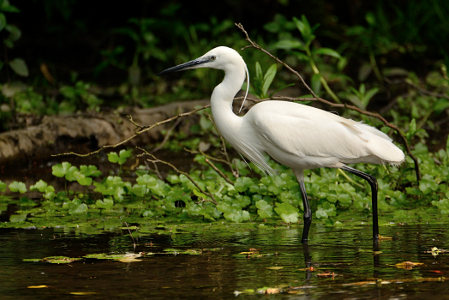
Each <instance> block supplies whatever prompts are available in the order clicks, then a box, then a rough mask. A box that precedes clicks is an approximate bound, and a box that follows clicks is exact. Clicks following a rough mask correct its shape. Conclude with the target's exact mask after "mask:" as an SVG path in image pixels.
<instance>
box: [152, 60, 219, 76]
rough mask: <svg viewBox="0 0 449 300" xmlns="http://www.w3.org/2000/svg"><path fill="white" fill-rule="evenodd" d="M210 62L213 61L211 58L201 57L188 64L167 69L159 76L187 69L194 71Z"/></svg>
mask: <svg viewBox="0 0 449 300" xmlns="http://www.w3.org/2000/svg"><path fill="white" fill-rule="evenodd" d="M209 61H211V59H210V57H200V58H197V59H194V60H191V61H188V62H186V63H183V64H180V65H177V66H174V67H171V68H168V69H165V70H163V71H162V72H160V73H159V75H162V74H166V73H171V72H177V71H183V70H187V69H192V68H195V67H196V66H198V65H201V64H204V63H207V62H209Z"/></svg>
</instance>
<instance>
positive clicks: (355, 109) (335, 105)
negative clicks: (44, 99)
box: [235, 23, 421, 182]
mask: <svg viewBox="0 0 449 300" xmlns="http://www.w3.org/2000/svg"><path fill="white" fill-rule="evenodd" d="M235 26H237V28H239V29H240V30H241V31H242V32H243V34H244V35H245V39H246V41H247V42H248V43H249V46H250V47H252V48H255V49H257V50H260V51H262V52H263V53H265V54H266V55H268V56H269V57H271V58H272V59H273V60H275V61H276V62H277V63H279V64H281V65H282V66H284V67H285V68H286V69H287V70H289V71H290V72H291V73H293V74H294V75H295V76H296V77H298V79H299V81H300V82H301V83H302V85H303V86H304V87H305V88H306V89H307V90H308V91H309V92H310V94H312V96H313V97H310V98H292V97H273V99H278V100H288V101H318V102H321V103H323V104H325V105H328V106H331V107H339V108H345V109H350V110H353V111H356V112H358V113H360V114H362V115H366V116H369V117H373V118H376V119H378V120H380V121H381V122H382V123H384V124H385V126H387V127H389V128H391V129H393V130H395V131H396V132H397V133H398V135H399V136H400V137H401V140H402V144H403V145H404V147H405V149H406V151H407V154H408V155H409V156H410V157H411V159H413V162H414V164H415V173H416V180H417V181H418V182H419V180H420V178H421V173H420V170H419V165H418V159H417V158H416V157H415V155H414V154H413V153H412V151H411V148H410V145H409V144H408V141H407V138H406V137H405V135H404V134H403V133H402V131H401V130H400V129H399V127H397V126H396V125H395V124H392V123H390V122H388V121H387V120H386V119H385V118H384V117H383V116H381V115H380V114H379V113H375V112H371V111H367V110H364V109H360V108H358V107H357V106H354V105H348V104H341V103H334V102H331V101H329V100H326V99H323V98H321V97H318V96H317V95H316V94H315V92H314V91H313V90H312V88H311V87H310V86H309V85H308V84H307V83H306V81H305V80H304V78H303V77H302V76H301V74H299V72H298V71H296V70H295V69H293V68H292V67H291V66H289V65H288V64H287V63H285V62H284V61H282V60H281V59H279V58H278V57H276V56H275V55H273V54H272V53H270V52H269V51H268V50H266V49H264V48H263V47H262V46H260V45H259V44H257V43H256V42H254V41H253V40H252V39H251V38H250V37H249V35H248V32H247V31H246V30H245V28H244V27H243V25H242V24H241V23H236V24H235Z"/></svg>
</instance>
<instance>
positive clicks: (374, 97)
mask: <svg viewBox="0 0 449 300" xmlns="http://www.w3.org/2000/svg"><path fill="white" fill-rule="evenodd" d="M67 5H69V4H67ZM408 8H409V10H406V11H405V12H404V13H403V15H402V14H401V11H399V10H395V14H396V15H399V16H401V18H399V19H397V21H396V22H397V23H395V24H393V25H392V26H391V28H390V27H389V26H388V24H389V22H390V19H388V16H387V14H386V13H385V11H384V10H383V7H382V6H379V7H378V8H377V9H376V10H375V11H368V12H366V14H365V17H364V20H363V22H361V23H360V24H358V25H352V26H349V25H344V24H343V25H339V26H340V27H339V28H340V29H342V28H343V29H344V30H334V31H330V30H329V28H328V27H327V29H325V28H323V27H324V26H320V25H319V24H313V23H312V22H311V21H309V19H308V18H307V17H306V16H305V15H302V16H297V17H292V18H287V17H286V16H284V15H281V14H277V15H275V16H274V17H273V20H272V21H271V22H268V23H267V24H265V26H263V28H264V30H265V31H263V32H259V33H258V36H260V37H259V40H260V42H261V43H263V40H264V39H266V40H269V41H270V42H267V43H264V44H265V45H266V47H267V49H270V51H272V52H273V53H275V54H276V55H277V56H278V57H282V59H283V60H284V61H285V62H287V63H288V64H289V65H291V66H293V67H295V69H297V70H299V71H300V73H301V74H302V75H303V76H304V78H308V79H309V80H307V81H308V82H310V86H311V89H312V91H313V93H316V94H317V95H318V96H320V97H323V98H326V97H327V98H329V99H332V100H333V101H334V102H336V103H348V104H353V105H355V106H356V107H358V108H360V109H364V110H365V109H372V110H373V111H374V110H376V111H377V110H378V111H381V112H382V115H384V116H385V118H387V119H389V120H391V122H392V123H394V124H395V125H396V126H398V127H399V128H401V131H402V133H403V135H404V136H405V138H406V140H407V142H408V143H409V144H410V145H413V147H412V148H413V150H412V153H413V154H414V155H415V156H416V157H417V158H418V161H419V165H420V169H421V172H422V174H423V175H422V178H421V180H420V182H419V183H417V182H416V177H415V174H414V169H413V162H412V160H411V159H410V158H407V160H406V162H405V163H404V165H402V166H371V165H360V166H357V168H358V169H360V170H362V171H366V172H368V173H370V174H372V175H374V176H376V177H377V178H378V180H379V187H380V189H379V199H380V202H379V210H380V213H381V217H382V218H383V219H381V220H383V221H384V222H387V221H398V222H419V221H429V220H433V219H434V218H435V215H442V216H446V215H448V214H449V190H448V187H447V186H448V185H447V183H448V182H449V139H448V138H447V134H448V130H447V127H448V126H447V124H448V119H449V77H448V74H447V69H448V67H449V63H448V53H447V52H445V51H446V50H444V49H443V48H441V49H440V50H439V51H440V52H439V53H438V56H437V58H433V60H432V61H431V63H428V64H427V65H425V66H423V67H422V68H421V69H419V68H410V69H409V68H408V65H407V64H398V65H395V64H393V63H392V60H391V58H392V57H397V55H398V53H400V54H401V55H404V56H407V55H409V56H413V57H414V56H418V57H425V55H426V54H427V53H430V52H429V51H431V50H430V49H428V48H427V47H425V43H430V42H431V40H430V39H424V38H422V39H418V37H419V34H418V33H419V32H420V31H421V30H423V29H422V28H424V27H425V26H424V24H421V23H417V24H416V28H413V24H412V23H410V22H409V19H408V17H407V16H413V11H412V10H413V9H416V10H418V9H419V7H415V6H414V5H412V4H410V6H408ZM181 10H182V5H181V4H171V5H168V6H167V7H165V8H164V9H163V10H161V17H151V18H135V17H133V18H130V19H129V20H128V22H127V23H126V24H125V25H123V26H119V27H115V28H112V29H111V30H110V36H111V37H113V38H114V40H113V42H111V44H110V45H109V46H107V47H104V48H103V49H101V51H99V55H100V56H101V58H102V59H101V61H99V62H98V64H97V65H96V66H95V70H93V72H92V73H94V74H95V76H98V77H97V78H99V77H101V76H103V75H104V74H105V73H106V72H108V71H111V70H114V69H115V70H120V71H122V72H126V76H125V78H124V79H123V82H121V83H120V84H117V86H114V87H113V88H112V92H110V91H109V92H108V93H109V94H108V93H107V92H106V88H105V87H102V86H101V85H100V84H99V83H94V82H95V81H94V82H90V81H86V80H84V79H83V78H82V76H80V75H79V74H76V73H73V74H71V76H70V77H71V78H70V80H67V82H63V83H60V84H58V85H55V86H52V85H53V84H54V82H53V83H52V80H51V76H50V75H51V74H50V73H49V71H48V70H46V69H45V68H41V69H42V70H41V72H42V73H43V76H44V77H45V78H46V80H47V81H48V82H47V85H48V87H47V88H42V87H40V86H39V85H38V84H36V83H33V82H25V81H21V82H17V81H11V80H6V81H5V82H2V83H1V92H2V96H0V106H1V107H0V108H1V109H0V116H1V121H0V122H1V123H0V127H1V128H2V129H8V128H17V127H21V126H24V124H26V122H22V123H21V121H20V120H21V119H26V118H22V117H23V116H28V117H29V116H33V117H35V118H38V117H40V116H43V115H52V114H70V113H76V112H86V111H88V112H97V113H101V112H102V111H103V110H105V109H111V108H112V109H120V106H123V105H138V106H152V105H156V104H161V103H166V102H169V101H171V100H173V99H177V100H178V99H192V98H194V97H199V96H201V97H204V95H207V94H209V93H210V91H211V88H212V87H213V85H214V84H215V83H217V82H218V80H219V79H220V76H221V74H219V73H214V72H210V71H205V70H195V71H194V72H191V73H185V74H183V77H182V78H183V79H180V80H179V81H177V82H176V84H175V83H171V84H167V81H168V80H170V79H167V78H163V79H161V78H159V77H157V76H156V74H157V72H158V71H159V70H160V69H162V67H163V66H167V65H172V64H175V63H180V62H183V61H186V60H188V59H191V58H193V57H197V56H199V55H201V54H203V52H204V51H205V50H207V49H209V48H210V45H212V44H226V45H228V46H231V47H234V48H236V49H238V48H241V47H243V46H245V41H244V40H243V39H242V37H241V35H240V33H239V32H237V30H235V27H234V26H233V22H232V21H231V20H229V19H223V20H219V19H217V18H215V17H212V18H210V19H209V20H208V21H207V22H201V23H193V24H191V25H188V26H185V24H184V23H183V22H182V20H178V19H177V18H176V14H177V13H178V12H180V11H181ZM432 12H434V11H427V14H428V15H429V16H430V15H432ZM10 13H19V9H17V8H15V6H12V5H10V4H9V1H7V0H3V1H0V33H1V32H2V31H3V32H8V34H9V38H7V39H5V40H4V44H5V45H6V47H7V48H8V49H13V47H15V42H16V41H17V40H18V38H19V37H20V30H19V29H18V27H17V26H14V25H11V24H9V21H8V22H7V17H8V15H9V14H10ZM401 22H402V23H403V25H406V27H407V28H409V27H410V28H412V29H413V30H412V31H410V32H407V35H406V36H404V37H402V38H401V39H396V38H395V37H396V36H397V35H395V32H396V30H398V29H397V28H401V27H400V25H401V24H398V23H401ZM167 28H169V29H170V30H169V33H167V30H168V29H167ZM448 28H449V27H448ZM445 30H446V32H447V28H446V29H445ZM337 31H338V32H337ZM167 36H170V40H171V41H167ZM181 49H183V50H182V51H181ZM8 51H9V50H8ZM11 52H12V51H11ZM242 54H243V55H244V56H245V59H246V61H247V63H248V67H249V69H250V73H251V74H252V77H251V78H252V86H251V87H250V91H251V92H252V94H254V95H255V96H257V97H258V98H261V99H265V98H269V97H272V96H273V95H275V94H276V93H277V92H279V91H282V92H285V90H284V89H285V88H286V87H292V86H294V83H292V81H293V80H292V76H291V74H290V73H289V72H287V71H286V70H285V68H283V67H282V66H281V65H279V64H276V63H274V62H273V61H270V60H269V57H267V56H265V55H263V53H261V52H259V51H254V50H245V51H242ZM432 54H434V53H433V52H432ZM11 57H12V56H11ZM14 57H15V56H14ZM5 64H8V65H9V67H10V68H11V69H12V70H13V71H14V72H15V73H17V75H18V77H17V78H21V77H22V76H25V73H27V75H28V69H27V67H26V64H25V62H24V60H23V59H21V58H13V59H10V60H8V61H6V60H5V61H4V62H3V61H2V62H0V68H2V67H4V66H3V65H5ZM25 70H26V72H25ZM36 82H38V81H36ZM302 88H303V87H302V86H300V89H297V87H295V88H293V89H294V92H295V93H296V94H297V95H298V96H301V97H304V98H305V97H309V98H310V95H308V92H307V94H306V93H304V92H303V91H302ZM111 94H112V95H113V97H116V98H119V99H120V101H119V103H117V102H114V101H106V98H107V97H109V98H113V97H111ZM305 94H306V95H305ZM339 113H342V114H344V115H345V116H347V117H351V118H354V119H362V120H363V121H364V122H366V123H369V124H372V125H374V126H377V127H379V128H381V129H382V130H383V131H384V132H386V133H387V134H389V135H393V134H394V133H393V132H392V131H391V129H390V128H388V127H386V126H383V124H382V123H381V122H380V121H379V120H377V119H372V118H369V117H368V116H366V115H360V114H358V113H357V112H355V111H350V110H347V111H341V112H339ZM198 115H199V117H198V121H197V122H196V123H195V124H194V125H192V126H191V127H190V128H189V132H188V134H186V132H185V131H179V132H178V131H175V132H173V133H172V134H171V136H170V140H169V141H168V142H167V141H165V142H162V143H161V145H159V148H161V149H162V151H166V152H170V153H174V154H173V155H175V156H176V155H178V154H179V153H181V152H183V153H184V152H188V153H189V155H191V158H192V164H193V165H194V166H193V167H192V168H191V169H190V170H188V171H180V170H179V169H178V168H177V167H175V166H174V165H172V164H171V163H170V162H164V161H161V160H158V158H157V157H156V156H151V153H150V152H151V151H150V150H146V149H141V148H136V149H117V151H114V152H109V153H108V154H107V162H109V167H107V168H105V167H104V165H105V164H108V163H107V162H100V161H99V162H98V163H92V164H87V163H84V164H83V163H79V164H75V163H70V162H68V161H63V162H60V163H55V164H53V165H52V166H51V174H52V176H53V177H52V179H50V180H46V181H44V180H43V179H40V178H37V179H36V180H35V182H33V184H26V183H25V180H22V179H16V180H13V181H8V182H6V181H5V182H3V181H1V180H0V192H1V193H2V195H1V196H0V197H1V198H0V213H1V214H7V213H8V214H9V215H7V216H6V217H7V218H8V220H7V221H6V222H3V223H0V226H2V227H30V226H36V227H43V226H47V227H52V226H53V227H54V226H61V225H62V224H65V225H66V226H69V227H76V226H79V225H80V223H84V224H88V226H87V227H86V231H89V230H92V228H96V229H99V230H108V229H112V228H121V227H122V226H123V223H124V222H126V223H127V224H132V225H135V226H141V227H142V226H144V224H145V223H147V222H153V221H154V220H161V221H167V222H184V221H192V220H195V221H203V220H206V221H217V220H223V219H224V220H226V221H230V222H237V223H240V222H247V221H258V222H273V223H298V222H300V220H301V213H302V201H301V197H300V193H299V188H298V185H297V182H296V179H295V177H294V176H293V174H292V173H291V171H290V170H287V169H285V168H284V167H282V166H280V165H278V164H276V163H274V162H272V161H271V162H270V164H271V165H272V167H273V168H274V169H275V170H276V171H277V172H278V175H275V176H271V177H270V176H267V175H265V174H263V173H262V172H261V171H260V170H259V169H258V168H257V167H255V166H254V165H252V164H246V163H245V162H244V161H242V160H241V159H240V158H238V156H236V155H235V154H234V153H233V152H230V153H228V152H225V151H224V149H225V147H224V143H223V141H222V139H221V138H220V136H219V135H218V133H217V132H216V130H215V128H214V124H213V123H212V121H211V118H210V112H209V111H208V110H202V111H201V112H199V113H198ZM382 126H383V127H382ZM160 163H162V164H165V165H166V166H168V167H169V168H170V171H164V172H162V173H163V174H162V175H161V172H159V170H158V168H157V167H154V166H155V165H157V166H158V165H160ZM190 163H191V161H189V164H190ZM105 169H106V170H105ZM49 172H50V171H49ZM306 189H307V190H308V192H309V194H310V197H311V200H312V201H311V203H312V205H313V206H312V211H313V212H314V219H315V220H320V221H321V222H324V223H326V224H329V225H335V224H339V222H341V221H342V220H345V219H346V220H348V219H352V218H353V216H354V215H359V216H364V217H367V216H369V215H370V200H369V199H370V198H369V189H368V187H367V186H366V185H365V183H364V182H359V181H358V179H357V178H353V177H350V176H349V175H347V174H344V173H343V172H340V171H337V170H333V169H322V170H314V171H310V172H309V173H308V176H307V177H306ZM298 208H299V209H298ZM11 210H12V211H13V213H12V214H11Z"/></svg>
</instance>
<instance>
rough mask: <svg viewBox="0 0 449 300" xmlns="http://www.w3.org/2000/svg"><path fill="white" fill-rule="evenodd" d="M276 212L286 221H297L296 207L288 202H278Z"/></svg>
mask: <svg viewBox="0 0 449 300" xmlns="http://www.w3.org/2000/svg"><path fill="white" fill-rule="evenodd" d="M274 210H275V211H276V213H277V214H278V215H279V216H280V217H281V218H282V220H283V221H284V222H286V223H297V222H298V217H299V213H298V208H296V207H293V206H292V205H290V204H288V203H279V204H277V205H276V207H275V209H274Z"/></svg>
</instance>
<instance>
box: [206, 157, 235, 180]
mask: <svg viewBox="0 0 449 300" xmlns="http://www.w3.org/2000/svg"><path fill="white" fill-rule="evenodd" d="M205 161H206V163H207V164H208V165H209V166H210V167H211V168H212V169H214V170H215V172H217V173H218V174H219V175H220V176H221V177H223V179H224V180H226V182H227V183H229V184H230V185H234V182H232V181H231V180H230V179H229V178H228V176H226V174H225V173H223V172H222V171H221V170H220V169H219V168H217V166H215V165H214V163H213V162H211V161H210V160H209V159H207V158H206V159H205Z"/></svg>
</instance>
